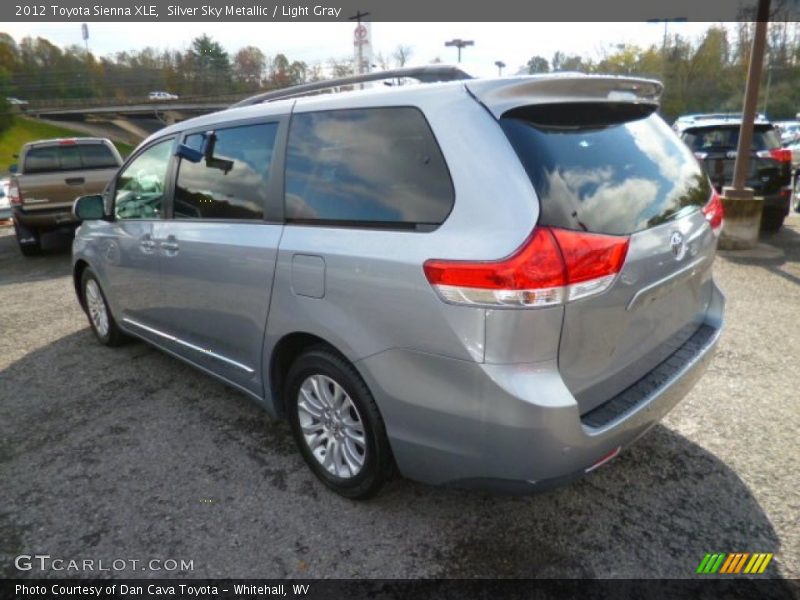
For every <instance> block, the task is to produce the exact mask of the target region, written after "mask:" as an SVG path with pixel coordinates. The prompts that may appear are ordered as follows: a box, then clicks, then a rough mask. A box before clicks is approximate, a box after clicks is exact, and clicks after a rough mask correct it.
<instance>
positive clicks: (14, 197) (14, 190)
mask: <svg viewBox="0 0 800 600" xmlns="http://www.w3.org/2000/svg"><path fill="white" fill-rule="evenodd" d="M8 203H9V204H10V205H11V206H22V193H21V192H20V191H19V183H17V180H16V179H12V180H11V181H10V182H9V184H8Z"/></svg>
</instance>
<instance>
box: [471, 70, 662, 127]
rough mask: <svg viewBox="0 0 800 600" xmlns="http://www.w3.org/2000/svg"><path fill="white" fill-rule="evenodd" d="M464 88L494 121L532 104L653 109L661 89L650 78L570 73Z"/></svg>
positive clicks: (485, 81)
mask: <svg viewBox="0 0 800 600" xmlns="http://www.w3.org/2000/svg"><path fill="white" fill-rule="evenodd" d="M466 85H467V89H469V91H470V92H471V93H472V94H473V95H474V96H475V97H476V98H477V99H478V100H479V101H480V102H481V103H483V104H484V106H486V108H488V109H489V110H490V111H491V113H492V114H493V115H494V116H495V117H496V118H498V119H499V118H500V117H501V116H503V114H504V113H506V112H507V111H509V110H511V109H514V108H517V107H520V106H526V105H533V104H564V103H582V102H586V103H597V102H601V103H602V102H607V103H619V102H623V103H625V102H627V103H632V104H645V105H649V106H652V107H653V109H655V108H657V107H658V104H659V101H660V98H661V92H662V91H663V89H664V86H663V85H662V84H661V82H660V81H656V80H654V79H640V78H636V77H616V76H612V75H582V74H573V73H569V74H567V73H565V74H555V75H553V74H550V75H542V76H527V77H509V78H506V79H490V80H477V81H473V82H467V84H466Z"/></svg>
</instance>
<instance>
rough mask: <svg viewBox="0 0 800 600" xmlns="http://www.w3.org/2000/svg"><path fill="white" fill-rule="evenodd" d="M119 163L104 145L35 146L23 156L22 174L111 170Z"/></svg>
mask: <svg viewBox="0 0 800 600" xmlns="http://www.w3.org/2000/svg"><path fill="white" fill-rule="evenodd" d="M118 166H119V162H118V161H117V158H116V157H115V156H114V154H112V152H111V150H110V149H109V147H108V146H106V145H105V144H64V145H58V146H55V145H53V146H37V147H34V148H31V149H29V150H28V152H27V153H26V155H25V165H24V167H23V172H24V173H47V172H49V171H77V170H82V169H111V168H114V167H118Z"/></svg>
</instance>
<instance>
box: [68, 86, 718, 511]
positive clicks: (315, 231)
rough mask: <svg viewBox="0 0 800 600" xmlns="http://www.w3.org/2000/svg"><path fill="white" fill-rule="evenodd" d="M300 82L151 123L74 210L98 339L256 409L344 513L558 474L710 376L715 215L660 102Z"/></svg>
mask: <svg viewBox="0 0 800 600" xmlns="http://www.w3.org/2000/svg"><path fill="white" fill-rule="evenodd" d="M307 88H308V89H312V88H314V86H311V87H309V86H305V87H303V88H300V89H298V90H294V91H292V90H289V91H288V92H287V93H286V94H285V96H290V97H288V98H287V97H284V99H282V100H274V98H275V95H274V94H273V95H272V96H270V94H265V95H264V96H263V97H260V98H256V99H255V100H254V101H252V102H246V103H245V104H246V105H244V106H241V107H235V108H231V109H228V110H225V111H222V112H218V113H215V114H211V115H206V116H202V117H199V118H196V119H192V120H188V121H185V122H182V123H178V124H176V125H173V126H170V127H167V128H166V129H163V130H161V131H159V132H158V133H156V134H155V135H153V136H152V137H151V138H149V139H147V140H146V141H145V142H144V143H142V144H141V146H140V147H139V148H138V150H136V152H134V153H133V154H132V156H131V157H130V158H129V159H128V160H127V162H126V164H125V165H124V166H123V167H122V168H121V169H120V171H119V173H118V175H117V176H116V177H115V178H114V179H113V181H112V182H111V184H110V186H109V188H108V190H107V191H106V193H105V194H104V195H103V196H86V197H83V198H80V199H78V200H77V201H76V205H75V211H76V214H77V216H79V217H80V218H81V219H83V224H82V226H81V227H80V229H79V231H78V232H77V235H76V238H75V242H74V247H73V256H74V280H75V288H76V291H77V294H78V298H79V299H80V303H81V305H82V306H83V308H84V310H85V311H86V313H87V315H88V317H89V322H90V324H91V327H92V328H93V330H94V333H95V334H96V336H97V338H98V339H99V340H100V342H102V343H104V344H107V345H109V346H112V345H115V344H117V343H119V342H120V341H121V340H122V339H123V337H124V336H135V337H137V338H141V339H143V340H146V341H147V342H149V343H151V344H153V345H155V346H157V347H159V348H161V349H162V350H164V351H165V352H167V353H169V354H172V355H174V356H176V357H179V358H181V359H183V360H185V361H187V362H189V363H191V364H192V365H194V366H196V367H197V368H199V369H201V370H202V371H205V372H206V373H209V374H211V375H213V376H215V377H217V378H219V379H221V380H223V381H224V382H226V383H227V384H229V385H231V386H233V387H235V388H238V389H239V390H241V391H243V392H244V393H246V394H248V395H250V396H252V397H253V398H254V399H255V400H256V401H257V402H258V403H259V404H261V405H262V406H263V407H264V409H266V411H267V412H268V413H269V414H270V415H272V416H274V417H278V418H286V419H288V421H289V423H290V425H291V429H292V431H293V434H294V437H295V439H296V442H297V445H298V447H299V449H300V452H301V453H302V455H303V457H304V459H305V461H306V462H307V463H308V465H309V467H310V468H311V470H312V471H313V472H314V473H315V474H316V476H317V477H319V479H321V480H322V482H324V483H325V484H326V485H327V486H328V487H330V488H332V489H333V490H335V491H336V492H338V493H339V494H342V495H343V496H347V497H350V498H362V497H366V496H369V495H371V494H373V493H375V492H376V491H377V490H378V489H379V488H380V487H381V485H382V484H383V483H384V482H385V481H386V480H387V478H388V477H389V476H390V475H391V474H392V473H393V471H394V469H397V470H398V471H399V473H400V474H402V475H403V476H406V477H409V478H412V479H415V480H418V481H422V482H427V483H430V484H448V485H458V486H479V487H483V488H490V489H495V490H509V491H517V490H519V491H524V490H527V489H535V488H537V487H543V486H550V485H552V484H554V483H559V482H562V481H566V480H568V479H571V478H573V477H576V476H578V475H581V474H583V473H586V472H588V471H591V470H592V469H594V468H596V467H598V466H599V465H601V464H603V463H604V462H607V461H608V460H610V459H612V458H613V457H614V456H616V455H617V454H618V453H619V451H620V449H622V448H624V447H626V446H627V445H629V444H630V443H632V442H633V441H634V440H635V439H636V438H638V437H639V436H640V435H642V434H643V433H644V432H645V431H647V430H648V429H649V428H650V427H652V426H653V425H654V424H655V423H656V422H658V421H659V419H661V418H662V417H663V416H664V415H665V414H666V413H667V412H668V411H669V410H670V409H671V408H672V407H673V406H675V404H676V403H677V402H678V401H679V400H680V399H681V398H682V397H683V396H684V395H685V394H686V393H687V391H688V390H689V389H690V388H691V387H692V385H693V384H694V383H695V382H696V381H697V379H698V378H699V377H700V375H701V373H702V371H703V370H704V368H705V366H706V364H707V363H708V361H709V359H710V357H711V355H712V353H713V349H714V347H715V346H716V343H717V340H718V338H719V335H720V330H721V327H722V313H723V304H724V300H723V296H722V295H721V293H720V291H719V290H718V289H717V287H716V285H715V283H714V281H713V279H712V275H711V266H712V262H713V260H714V255H715V250H716V246H717V237H718V234H719V231H720V229H721V227H722V207H721V203H720V200H719V198H718V197H717V195H716V194H715V193H714V191H713V188H712V187H711V185H710V184H709V181H708V179H707V177H706V176H705V175H704V174H703V171H702V169H701V167H700V165H699V164H698V162H697V160H696V159H695V158H694V156H693V155H692V153H691V151H690V150H689V149H688V148H687V147H686V146H684V145H683V144H682V143H681V141H680V140H679V139H678V138H677V137H676V135H675V134H674V133H673V132H672V131H671V130H670V128H669V127H668V126H667V125H666V124H665V123H664V122H663V121H662V119H661V118H660V117H659V116H658V115H657V114H656V113H655V110H656V108H657V106H658V98H659V95H660V92H661V85H660V84H659V83H658V82H654V81H648V80H643V79H632V78H617V77H601V76H582V75H563V76H538V77H522V78H506V79H489V80H480V79H460V80H455V81H446V82H437V83H429V84H423V85H404V86H392V87H387V86H381V89H376V90H369V89H368V90H357V91H351V92H343V93H335V94H318V95H310V96H309V95H306V96H304V97H291V96H292V95H297V96H299V95H300V94H301V93H302V92H304V91H305V90H306V89H307ZM314 89H316V88H314ZM278 96H280V94H278ZM261 100H263V102H262V101H261ZM270 100H273V101H270Z"/></svg>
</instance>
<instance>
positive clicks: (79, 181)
mask: <svg viewBox="0 0 800 600" xmlns="http://www.w3.org/2000/svg"><path fill="white" fill-rule="evenodd" d="M84 181H86V180H85V179H84V178H83V177H67V178H66V179H65V180H64V183H66V184H67V185H83V182H84Z"/></svg>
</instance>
